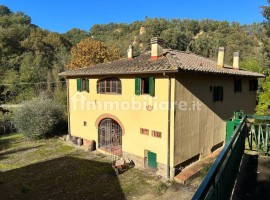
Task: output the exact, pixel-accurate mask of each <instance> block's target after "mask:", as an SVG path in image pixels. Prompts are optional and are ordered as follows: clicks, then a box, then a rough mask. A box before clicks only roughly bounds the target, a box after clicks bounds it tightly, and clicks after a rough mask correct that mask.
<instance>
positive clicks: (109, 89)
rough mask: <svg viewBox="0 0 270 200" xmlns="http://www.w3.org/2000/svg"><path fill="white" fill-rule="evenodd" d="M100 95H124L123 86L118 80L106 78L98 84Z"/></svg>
mask: <svg viewBox="0 0 270 200" xmlns="http://www.w3.org/2000/svg"><path fill="white" fill-rule="evenodd" d="M97 93H99V94H122V84H121V81H120V79H118V78H104V79H101V80H99V81H98V82H97Z"/></svg>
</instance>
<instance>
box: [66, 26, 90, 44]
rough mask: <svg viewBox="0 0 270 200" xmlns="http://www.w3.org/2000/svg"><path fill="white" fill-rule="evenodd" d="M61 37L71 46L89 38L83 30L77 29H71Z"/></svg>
mask: <svg viewBox="0 0 270 200" xmlns="http://www.w3.org/2000/svg"><path fill="white" fill-rule="evenodd" d="M63 37H65V38H66V39H67V40H68V41H70V42H71V44H72V46H74V45H76V44H77V43H79V42H80V41H81V40H83V39H85V38H87V37H89V35H88V33H87V32H86V31H84V30H80V29H78V28H73V29H71V30H69V31H67V32H66V33H65V34H63Z"/></svg>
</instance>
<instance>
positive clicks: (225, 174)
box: [192, 116, 247, 200]
mask: <svg viewBox="0 0 270 200" xmlns="http://www.w3.org/2000/svg"><path fill="white" fill-rule="evenodd" d="M246 118H247V117H246V116H243V119H242V120H240V121H239V124H238V126H237V127H236V128H235V130H234V132H233V134H232V136H231V138H230V139H229V140H228V141H227V142H226V144H225V146H224V148H223V150H222V151H221V153H220V154H219V156H218V157H217V159H216V161H215V162H214V164H213V166H212V167H211V168H210V170H209V172H208V174H207V175H206V177H205V179H204V180H203V182H202V184H201V185H200V187H199V188H198V190H197V191H196V193H195V195H194V196H193V198H192V199H193V200H201V199H214V200H219V199H230V198H231V194H232V190H233V187H234V184H235V180H236V177H237V174H238V171H239V166H240V163H241V159H242V156H243V153H244V150H245V138H246V134H247V126H246Z"/></svg>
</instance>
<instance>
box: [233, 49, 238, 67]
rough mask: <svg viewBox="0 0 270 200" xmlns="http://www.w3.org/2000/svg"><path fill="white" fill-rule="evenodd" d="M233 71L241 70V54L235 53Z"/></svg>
mask: <svg viewBox="0 0 270 200" xmlns="http://www.w3.org/2000/svg"><path fill="white" fill-rule="evenodd" d="M233 69H239V52H234V53H233Z"/></svg>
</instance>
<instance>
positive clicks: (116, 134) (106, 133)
mask: <svg viewBox="0 0 270 200" xmlns="http://www.w3.org/2000/svg"><path fill="white" fill-rule="evenodd" d="M98 147H99V148H100V149H102V150H104V151H106V152H109V153H111V154H112V155H116V156H122V129H121V127H120V125H119V124H118V123H117V122H116V121H114V120H113V119H110V118H106V119H103V120H102V121H101V122H100V124H99V127H98Z"/></svg>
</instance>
